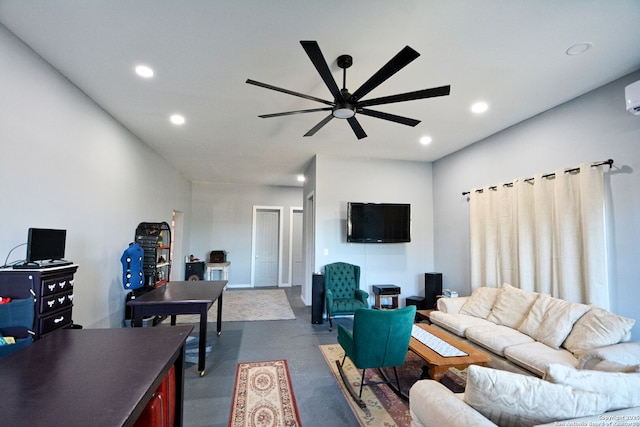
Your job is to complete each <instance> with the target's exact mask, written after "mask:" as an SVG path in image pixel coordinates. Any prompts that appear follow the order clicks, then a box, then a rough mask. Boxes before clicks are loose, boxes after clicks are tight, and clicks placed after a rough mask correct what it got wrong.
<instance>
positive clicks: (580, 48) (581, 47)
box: [565, 42, 593, 56]
mask: <svg viewBox="0 0 640 427" xmlns="http://www.w3.org/2000/svg"><path fill="white" fill-rule="evenodd" d="M591 46H593V45H592V44H591V43H589V42H584V43H576V44H574V45H573V46H571V47H570V48H569V49H567V51H566V52H565V53H566V54H567V55H569V56H574V55H580V54H581V53H585V52H586V51H588V50H589V49H591Z"/></svg>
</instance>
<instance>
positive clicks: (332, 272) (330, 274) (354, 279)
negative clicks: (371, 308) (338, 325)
mask: <svg viewBox="0 0 640 427" xmlns="http://www.w3.org/2000/svg"><path fill="white" fill-rule="evenodd" d="M324 293H325V306H326V309H327V318H328V319H329V330H330V331H331V330H333V317H334V316H344V315H351V314H355V312H356V310H357V309H359V308H367V307H368V302H367V299H368V298H369V294H368V293H367V292H365V291H363V290H362V289H360V267H359V266H357V265H353V264H348V263H346V262H334V263H333V264H327V265H325V266H324Z"/></svg>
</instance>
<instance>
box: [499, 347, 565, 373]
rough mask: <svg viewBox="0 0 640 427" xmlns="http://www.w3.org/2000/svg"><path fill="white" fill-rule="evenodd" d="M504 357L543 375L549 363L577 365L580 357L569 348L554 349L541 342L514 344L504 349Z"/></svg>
mask: <svg viewBox="0 0 640 427" xmlns="http://www.w3.org/2000/svg"><path fill="white" fill-rule="evenodd" d="M504 357H505V358H506V359H507V360H509V361H511V362H513V363H515V364H516V365H518V366H522V367H523V368H525V369H527V370H528V371H531V372H533V373H534V374H536V375H538V376H539V377H542V376H543V375H544V373H545V372H546V370H547V366H548V365H549V363H561V364H563V365H569V366H574V367H575V366H577V365H578V359H576V358H575V356H574V355H573V354H572V353H571V352H570V351H568V350H565V349H559V350H556V349H553V348H551V347H549V346H548V345H546V344H543V343H541V342H538V341H536V342H532V343H528V344H518V345H512V346H510V347H507V348H505V349H504Z"/></svg>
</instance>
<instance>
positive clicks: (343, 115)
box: [331, 55, 356, 119]
mask: <svg viewBox="0 0 640 427" xmlns="http://www.w3.org/2000/svg"><path fill="white" fill-rule="evenodd" d="M337 63H338V67H340V68H342V89H341V90H340V94H341V95H342V99H341V100H340V99H336V100H335V101H336V106H335V107H334V108H333V111H332V112H331V114H332V115H333V117H335V118H337V119H349V118H351V117H353V116H355V114H356V108H355V106H354V105H352V104H350V103H348V102H347V100H349V98H351V94H350V93H349V91H348V90H347V68H349V67H351V66H352V65H353V58H352V57H351V55H340V56H339V57H338V60H337Z"/></svg>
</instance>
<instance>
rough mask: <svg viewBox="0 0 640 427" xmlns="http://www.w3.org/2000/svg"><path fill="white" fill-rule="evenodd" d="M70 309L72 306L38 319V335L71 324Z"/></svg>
mask: <svg viewBox="0 0 640 427" xmlns="http://www.w3.org/2000/svg"><path fill="white" fill-rule="evenodd" d="M71 310H72V307H69V308H68V309H66V310H63V311H60V312H58V313H55V314H52V315H50V316H42V317H41V318H40V319H39V321H40V325H39V326H40V335H44V334H46V333H47V332H51V331H53V330H55V329H58V328H62V327H64V326H69V325H71V323H72V320H71Z"/></svg>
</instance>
